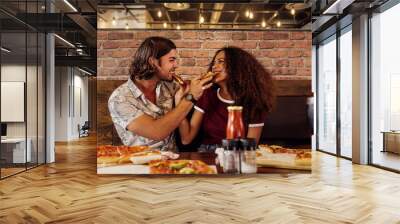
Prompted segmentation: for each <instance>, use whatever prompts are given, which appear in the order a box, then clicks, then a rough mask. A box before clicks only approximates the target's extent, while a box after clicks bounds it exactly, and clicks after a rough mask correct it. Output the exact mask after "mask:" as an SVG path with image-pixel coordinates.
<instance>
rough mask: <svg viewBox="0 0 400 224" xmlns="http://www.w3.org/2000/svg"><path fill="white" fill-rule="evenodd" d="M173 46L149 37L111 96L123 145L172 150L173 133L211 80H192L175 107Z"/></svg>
mask: <svg viewBox="0 0 400 224" xmlns="http://www.w3.org/2000/svg"><path fill="white" fill-rule="evenodd" d="M176 68H177V53H176V46H175V44H174V43H173V42H172V41H171V40H169V39H166V38H163V37H149V38H147V39H146V40H144V41H143V43H142V44H141V45H140V46H139V48H138V49H137V51H136V53H135V56H134V60H133V62H132V65H131V69H130V78H129V79H128V81H127V82H125V83H124V84H122V85H121V86H119V87H118V88H117V89H116V90H114V92H113V93H112V94H111V96H110V98H109V101H108V107H109V111H110V114H111V118H112V120H113V122H114V125H115V128H116V130H117V132H118V135H119V137H120V138H121V140H122V142H123V143H124V144H125V145H130V146H132V145H147V146H150V147H153V148H159V149H161V150H175V141H174V136H173V131H174V129H176V128H177V127H178V126H179V123H180V122H181V121H182V120H183V119H184V118H185V117H186V115H187V114H188V113H189V112H190V110H191V109H192V107H193V105H194V103H195V102H196V100H198V99H199V98H200V96H201V95H202V94H203V91H204V90H205V89H207V88H209V87H210V86H211V84H206V83H207V82H209V81H210V79H211V78H210V79H205V80H200V79H194V80H192V81H191V83H190V86H189V87H188V88H185V90H184V92H185V97H184V100H182V101H180V102H179V104H177V105H176V107H175V108H173V106H174V95H175V92H176V91H177V89H178V88H177V86H176V84H175V83H173V82H172V76H173V75H174V74H175V70H176Z"/></svg>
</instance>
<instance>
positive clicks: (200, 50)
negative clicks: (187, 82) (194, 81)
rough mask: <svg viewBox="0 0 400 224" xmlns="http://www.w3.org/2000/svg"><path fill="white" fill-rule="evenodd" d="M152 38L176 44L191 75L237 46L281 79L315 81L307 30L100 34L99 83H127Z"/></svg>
mask: <svg viewBox="0 0 400 224" xmlns="http://www.w3.org/2000/svg"><path fill="white" fill-rule="evenodd" d="M149 36H163V37H167V38H169V39H171V40H173V41H174V42H175V44H176V45H177V48H178V55H179V65H180V66H179V69H178V70H179V71H178V72H180V73H182V74H185V75H187V76H188V77H185V78H191V76H194V75H198V74H201V73H203V72H204V71H205V70H206V69H207V67H208V64H209V63H210V61H211V59H212V57H213V55H214V53H215V51H216V50H218V49H219V48H222V47H224V46H237V47H240V48H243V49H245V50H247V51H249V52H251V53H252V54H253V55H255V56H256V58H257V59H258V60H259V61H260V62H261V63H262V64H263V65H264V66H265V67H266V69H267V70H268V71H269V72H270V73H271V74H272V75H273V77H274V79H279V80H311V32H307V31H290V32H289V31H197V30H196V31H168V32H167V31H98V33H97V58H98V61H97V67H98V69H97V72H98V74H97V75H98V76H97V77H98V79H99V80H126V79H127V78H128V71H129V66H130V63H131V61H132V59H133V55H134V53H135V51H136V49H137V48H138V47H139V45H140V43H141V42H142V41H143V40H144V39H145V38H146V37H149Z"/></svg>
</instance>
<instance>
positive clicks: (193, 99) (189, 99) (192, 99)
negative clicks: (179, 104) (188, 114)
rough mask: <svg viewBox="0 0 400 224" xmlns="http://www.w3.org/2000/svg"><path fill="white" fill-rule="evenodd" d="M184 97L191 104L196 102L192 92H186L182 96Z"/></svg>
mask: <svg viewBox="0 0 400 224" xmlns="http://www.w3.org/2000/svg"><path fill="white" fill-rule="evenodd" d="M184 99H185V100H187V101H190V102H192V103H193V104H196V102H197V100H196V99H195V98H194V96H193V94H191V93H188V94H186V95H185V96H184Z"/></svg>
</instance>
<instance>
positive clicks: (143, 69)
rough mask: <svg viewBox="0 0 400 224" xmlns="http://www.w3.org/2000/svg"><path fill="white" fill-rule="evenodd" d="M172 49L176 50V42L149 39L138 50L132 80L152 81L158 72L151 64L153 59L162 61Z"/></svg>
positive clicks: (131, 71)
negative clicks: (150, 60)
mask: <svg viewBox="0 0 400 224" xmlns="http://www.w3.org/2000/svg"><path fill="white" fill-rule="evenodd" d="M172 49H176V46H175V44H174V42H172V41H171V40H169V39H167V38H164V37H148V38H146V39H145V40H144V41H143V42H142V44H141V45H140V46H139V48H138V49H137V50H136V53H135V56H134V59H133V62H132V64H131V68H130V70H129V74H130V78H131V79H132V80H135V79H151V78H152V77H153V75H154V74H155V72H156V68H154V66H153V65H152V64H150V62H149V59H150V58H151V57H153V58H155V59H160V58H161V57H162V56H164V55H166V54H168V53H169V52H170V51H171V50H172Z"/></svg>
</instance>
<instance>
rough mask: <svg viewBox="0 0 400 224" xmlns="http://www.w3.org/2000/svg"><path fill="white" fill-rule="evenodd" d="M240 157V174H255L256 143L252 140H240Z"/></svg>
mask: <svg viewBox="0 0 400 224" xmlns="http://www.w3.org/2000/svg"><path fill="white" fill-rule="evenodd" d="M240 144H241V147H242V150H243V151H242V156H241V161H240V168H241V173H257V163H256V141H255V139H254V138H247V139H246V138H243V139H240Z"/></svg>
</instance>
